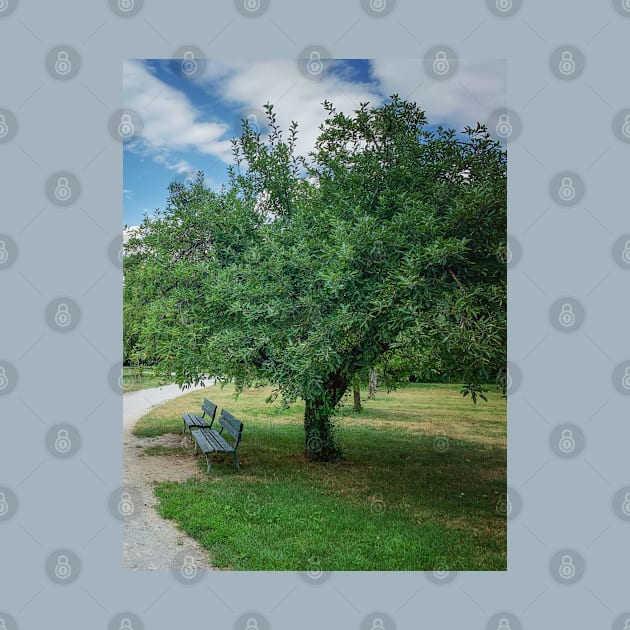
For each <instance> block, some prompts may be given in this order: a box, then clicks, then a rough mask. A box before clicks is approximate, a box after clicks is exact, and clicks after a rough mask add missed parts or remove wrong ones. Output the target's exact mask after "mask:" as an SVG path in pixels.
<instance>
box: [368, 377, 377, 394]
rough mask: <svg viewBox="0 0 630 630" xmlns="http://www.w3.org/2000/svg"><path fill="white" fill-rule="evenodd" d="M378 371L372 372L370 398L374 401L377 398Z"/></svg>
mask: <svg viewBox="0 0 630 630" xmlns="http://www.w3.org/2000/svg"><path fill="white" fill-rule="evenodd" d="M377 378H378V377H377V375H376V370H370V388H369V390H368V391H369V393H368V398H369V399H370V400H372V399H373V398H374V397H375V396H376V384H377Z"/></svg>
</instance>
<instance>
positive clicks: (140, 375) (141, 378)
mask: <svg viewBox="0 0 630 630" xmlns="http://www.w3.org/2000/svg"><path fill="white" fill-rule="evenodd" d="M168 382H169V381H168V380H165V379H164V378H161V377H158V376H155V375H154V374H153V372H152V371H151V370H149V369H146V368H139V367H135V366H128V365H125V366H123V380H122V383H123V393H127V392H137V391H138V390H140V389H148V388H149V387H160V386H161V385H166V384H168Z"/></svg>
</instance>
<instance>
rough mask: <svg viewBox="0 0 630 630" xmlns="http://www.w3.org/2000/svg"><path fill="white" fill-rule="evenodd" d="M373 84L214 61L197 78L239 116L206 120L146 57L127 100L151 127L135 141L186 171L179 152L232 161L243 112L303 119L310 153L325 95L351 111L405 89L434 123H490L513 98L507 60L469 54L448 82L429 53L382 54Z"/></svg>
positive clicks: (129, 80) (133, 68)
mask: <svg viewBox="0 0 630 630" xmlns="http://www.w3.org/2000/svg"><path fill="white" fill-rule="evenodd" d="M370 67H371V77H370V81H369V82H367V83H358V82H357V81H356V80H353V78H352V77H351V76H349V73H348V72H331V73H328V74H325V75H324V76H323V77H322V78H321V79H320V80H319V81H313V80H310V79H308V78H306V77H305V76H303V75H302V74H301V73H300V72H299V70H298V67H297V64H296V62H295V60H266V61H265V60H263V61H231V62H220V61H209V62H208V64H207V68H206V71H205V74H204V76H203V77H201V78H200V79H198V83H197V85H198V86H200V87H203V86H206V87H207V88H208V90H209V91H210V90H211V91H212V92H213V93H214V94H216V93H218V94H220V96H221V98H222V100H223V101H224V102H225V103H226V104H227V105H228V107H229V108H230V109H231V110H232V111H234V120H229V121H224V122H205V121H204V120H203V115H202V113H201V112H200V111H199V110H198V109H197V108H196V107H195V106H194V105H193V104H192V103H191V102H190V100H189V99H188V97H187V96H186V94H184V93H183V92H181V91H179V90H177V89H175V88H173V87H171V86H169V85H167V84H166V83H164V82H163V81H161V80H160V79H159V78H158V77H156V76H155V75H154V74H153V73H152V72H151V71H150V69H149V68H148V67H147V66H145V65H144V64H143V63H142V62H140V61H129V62H127V63H126V64H125V67H124V89H125V106H126V107H129V108H131V109H134V110H136V111H137V112H138V113H139V114H140V115H141V117H142V120H143V123H144V130H143V135H142V138H141V139H140V140H139V141H136V142H134V143H131V144H130V145H129V147H130V148H131V149H132V150H134V151H135V152H136V153H139V154H140V155H145V156H150V157H151V159H153V160H154V161H155V162H157V163H159V164H161V165H163V166H164V167H166V168H168V169H169V170H171V171H174V172H176V173H178V174H181V173H189V172H194V171H195V170H196V168H194V167H193V166H192V165H191V164H190V163H189V162H188V161H187V160H185V159H182V158H181V157H180V156H179V155H178V152H182V151H190V150H196V151H198V152H199V153H202V154H204V155H214V156H216V157H218V158H219V159H220V160H222V161H223V162H224V163H226V164H229V163H231V162H232V145H231V143H230V136H231V135H232V133H233V131H237V130H234V129H233V125H235V124H236V121H237V120H238V118H239V113H244V112H247V111H248V110H252V109H258V110H259V109H260V108H261V107H262V105H263V104H264V103H266V102H270V103H272V104H273V105H274V111H275V112H276V115H277V118H278V122H279V124H280V127H281V129H283V130H285V132H286V130H288V128H289V124H290V122H291V120H297V121H298V123H299V135H298V146H297V150H298V152H299V153H301V154H303V155H304V154H306V153H307V152H308V151H309V150H311V149H312V148H313V146H314V143H315V139H316V138H317V135H318V134H319V126H320V124H321V123H322V122H323V120H324V118H325V115H326V113H325V111H324V108H323V107H322V101H323V100H329V101H331V102H332V103H333V104H334V105H335V107H336V108H337V110H339V111H344V112H346V113H348V112H351V111H353V110H355V109H357V108H358V107H359V103H360V102H363V101H369V102H370V103H371V104H372V105H378V104H380V103H382V102H383V101H384V100H385V98H386V97H388V96H389V95H391V94H393V93H398V94H399V95H400V96H401V97H402V98H406V99H409V100H413V101H416V102H417V103H418V105H419V106H420V107H421V108H422V109H424V110H425V111H426V112H427V117H428V120H429V122H430V123H445V122H446V123H447V124H448V125H452V126H455V127H456V128H458V129H461V128H462V127H463V126H464V125H467V124H474V123H476V122H477V121H479V122H485V121H486V120H487V118H488V115H489V114H490V112H491V111H492V110H494V109H496V108H497V107H500V106H504V105H505V97H506V68H505V64H504V63H503V62H501V61H488V62H484V63H480V62H478V63H473V62H468V61H466V60H461V61H460V64H459V68H458V71H457V74H456V75H455V76H454V77H452V78H450V79H448V80H446V81H435V80H432V79H431V78H430V77H427V75H426V73H425V70H424V67H423V60H421V59H420V60H417V59H415V60H378V59H377V60H374V61H372V62H371V66H370Z"/></svg>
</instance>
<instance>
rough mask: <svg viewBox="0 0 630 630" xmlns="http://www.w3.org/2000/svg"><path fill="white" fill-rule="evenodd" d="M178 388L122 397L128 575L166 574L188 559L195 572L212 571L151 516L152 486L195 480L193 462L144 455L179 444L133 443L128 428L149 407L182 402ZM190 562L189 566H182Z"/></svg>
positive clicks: (197, 551)
mask: <svg viewBox="0 0 630 630" xmlns="http://www.w3.org/2000/svg"><path fill="white" fill-rule="evenodd" d="M189 391H191V390H186V392H182V391H181V390H180V389H179V387H178V386H177V385H166V386H164V387H155V388H152V389H144V390H140V391H137V392H130V393H128V394H124V395H123V462H124V471H125V482H124V485H125V489H128V490H129V491H130V493H131V495H132V500H133V504H134V506H135V505H136V504H140V509H138V510H134V513H133V516H131V517H127V518H126V519H125V522H124V525H123V528H124V529H123V567H124V568H125V569H127V570H132V571H167V570H170V569H172V568H173V567H174V566H175V567H178V566H180V565H181V564H182V563H183V562H184V558H190V557H192V558H193V559H194V564H195V566H196V567H197V568H198V569H211V568H212V567H211V565H210V561H209V558H208V554H207V552H206V551H205V550H204V549H203V548H202V547H201V546H200V545H199V544H198V543H197V542H196V541H195V540H193V539H192V538H190V537H189V536H187V535H186V534H185V533H184V532H182V531H180V530H179V529H178V528H177V527H176V525H175V524H174V523H173V522H171V521H168V520H165V519H163V518H162V517H161V516H160V515H159V514H158V513H157V511H156V509H155V506H156V505H157V500H156V498H155V496H154V495H153V486H152V483H153V482H154V481H167V480H168V481H183V480H184V479H188V478H190V477H197V476H199V475H200V473H199V469H198V468H197V465H196V463H195V460H194V458H192V457H186V456H182V457H175V456H172V455H168V456H160V455H144V448H145V447H147V446H156V445H164V446H179V445H180V444H182V439H181V437H179V436H176V435H174V434H166V435H162V436H158V437H155V438H138V437H136V436H134V435H133V434H132V432H131V430H132V428H133V425H134V424H135V423H136V421H137V420H139V419H140V418H141V417H142V416H143V415H145V414H146V413H147V412H148V411H149V410H150V409H151V407H153V406H155V405H158V404H160V403H163V402H165V401H167V400H170V399H171V398H176V397H177V396H181V395H182V394H183V393H187V392H189ZM186 562H189V560H186Z"/></svg>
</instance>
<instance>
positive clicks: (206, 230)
mask: <svg viewBox="0 0 630 630" xmlns="http://www.w3.org/2000/svg"><path fill="white" fill-rule="evenodd" d="M324 107H325V109H326V112H327V118H326V121H325V122H324V123H323V125H322V126H321V129H320V134H319V137H318V139H317V142H316V146H315V149H314V151H313V152H312V153H311V154H310V155H309V156H297V155H296V152H295V145H296V139H297V125H296V124H295V123H293V124H292V125H291V127H290V129H289V134H288V137H287V139H286V140H285V139H284V138H283V136H282V133H281V130H280V129H279V127H278V124H277V121H276V117H275V114H274V112H273V109H272V107H271V106H267V107H266V110H267V114H268V118H269V126H270V133H269V135H268V137H266V138H262V137H261V135H260V134H258V133H256V132H255V131H254V130H253V129H252V128H250V127H249V125H248V124H247V123H246V122H244V127H243V133H242V136H241V137H240V138H238V139H237V140H235V141H234V152H235V158H236V167H235V168H233V169H231V170H230V185H229V187H228V188H227V189H223V190H222V191H220V192H212V191H210V190H208V189H206V188H205V187H204V185H203V180H202V178H201V177H199V178H198V179H197V181H196V182H195V183H194V184H193V185H191V186H189V187H184V186H181V185H179V184H172V185H171V187H170V197H169V203H168V205H167V208H166V209H165V210H164V211H162V212H158V213H157V214H156V216H155V217H146V218H145V221H144V223H143V224H142V226H141V230H140V234H139V237H138V238H136V239H133V240H132V241H131V242H130V244H129V246H128V251H129V253H130V254H131V256H127V257H126V259H125V286H127V285H129V284H133V285H136V284H138V285H140V286H141V287H142V289H140V290H139V291H140V293H141V295H142V296H144V299H145V307H144V309H143V310H142V313H141V314H140V320H141V321H140V322H138V321H137V322H136V323H135V324H134V326H133V332H134V334H135V335H136V337H135V338H134V344H135V345H134V347H135V352H136V353H144V354H145V355H146V356H151V357H154V358H155V359H156V360H157V361H158V364H159V367H160V369H162V370H164V371H169V372H171V371H174V372H175V373H176V374H177V379H178V382H180V383H181V384H190V383H194V382H199V381H200V380H201V379H202V378H203V375H217V376H222V377H230V378H233V379H234V380H235V382H236V385H237V388H239V389H240V388H242V387H244V386H247V385H251V384H253V383H256V382H258V381H261V380H262V381H264V382H270V383H272V384H274V385H275V390H274V394H273V396H272V397H275V396H278V395H280V396H282V398H283V400H284V401H285V402H287V403H290V402H293V401H295V400H296V399H297V398H301V399H303V400H304V402H305V415H304V428H305V449H306V453H307V455H308V457H309V458H310V459H312V460H320V461H330V460H334V459H336V458H338V457H339V456H340V450H339V446H338V444H337V443H336V440H335V437H334V432H333V430H332V427H333V423H332V421H333V416H334V412H335V409H336V408H337V406H338V405H339V403H340V401H341V399H342V397H343V395H344V393H345V392H346V390H347V389H348V387H349V386H350V385H351V383H352V381H353V378H354V376H355V375H357V374H359V373H366V372H367V371H368V370H369V369H371V368H373V367H374V366H375V365H376V364H377V363H378V362H379V361H381V362H382V361H384V360H386V359H387V358H388V357H390V358H392V360H394V359H396V357H403V356H404V357H409V356H411V354H413V356H415V357H416V358H417V360H418V361H419V362H420V363H422V364H423V365H426V366H431V365H433V366H434V369H435V370H438V371H440V372H441V373H447V374H449V375H450V376H451V377H452V378H457V379H460V380H461V382H464V383H465V391H466V392H470V393H472V394H473V397H475V396H476V395H477V394H478V393H482V392H483V383H484V382H487V381H488V380H489V379H490V378H493V377H494V375H495V374H496V373H497V371H498V370H500V369H501V368H502V366H504V364H505V341H506V313H505V307H506V276H505V265H504V264H503V263H502V262H501V257H500V254H501V252H502V251H504V249H505V229H506V156H505V152H504V151H503V150H502V149H501V148H500V147H499V146H498V144H497V143H495V142H494V141H493V140H491V138H490V137H489V135H488V134H487V132H486V130H485V128H484V127H482V126H479V125H477V126H475V127H474V128H466V129H465V130H464V131H463V133H461V134H457V133H455V132H454V131H452V130H448V129H443V128H438V129H436V130H433V131H430V130H428V129H427V121H426V118H425V114H424V112H422V111H421V110H420V109H419V108H418V107H417V106H416V105H415V104H414V103H409V102H405V101H403V100H401V99H399V98H398V97H396V96H393V97H392V98H391V99H390V101H389V102H387V103H386V104H384V105H383V106H380V107H371V108H370V107H369V105H368V104H367V103H366V104H362V105H361V106H360V108H359V109H358V110H356V111H355V112H354V113H353V114H352V115H346V114H343V113H341V112H337V111H336V110H335V109H334V108H333V106H332V105H331V104H330V103H324Z"/></svg>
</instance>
